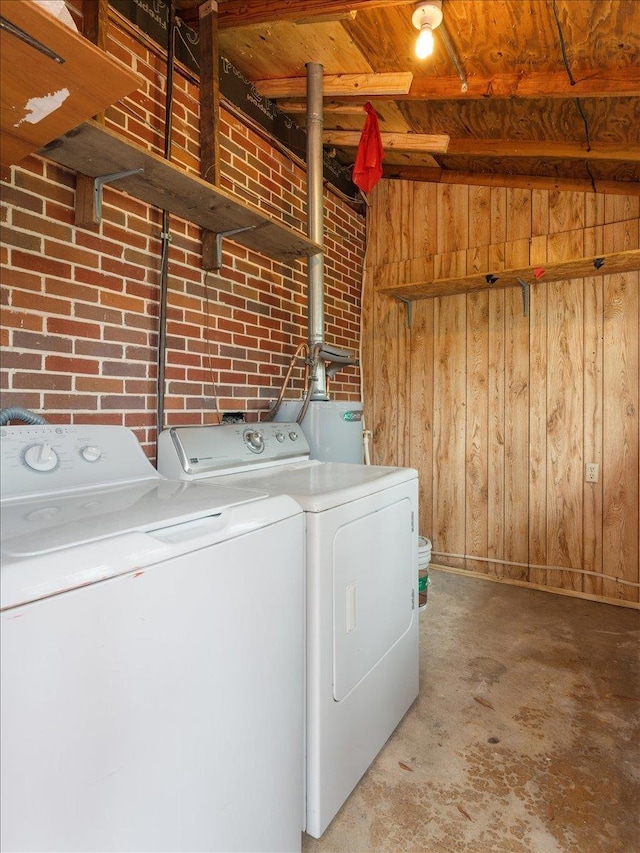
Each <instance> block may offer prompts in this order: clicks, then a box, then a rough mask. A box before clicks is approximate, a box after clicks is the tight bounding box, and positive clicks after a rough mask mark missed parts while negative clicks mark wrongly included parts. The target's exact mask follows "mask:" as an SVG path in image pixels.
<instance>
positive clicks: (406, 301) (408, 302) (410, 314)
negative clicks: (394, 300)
mask: <svg viewBox="0 0 640 853" xmlns="http://www.w3.org/2000/svg"><path fill="white" fill-rule="evenodd" d="M398 299H399V300H400V302H404V305H405V308H406V309H407V329H410V328H411V322H412V320H413V302H412V300H411V299H403V298H402V296H398Z"/></svg>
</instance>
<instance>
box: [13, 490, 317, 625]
mask: <svg viewBox="0 0 640 853" xmlns="http://www.w3.org/2000/svg"><path fill="white" fill-rule="evenodd" d="M92 501H95V502H96V503H95V505H94V506H92V505H91V502H92ZM294 516H295V517H296V519H297V521H296V523H299V525H300V528H302V511H301V510H300V507H298V506H297V504H296V503H295V501H293V499H292V498H289V497H285V496H279V497H264V496H263V495H262V494H261V493H260V492H251V491H245V490H241V489H233V488H229V487H225V486H218V485H211V486H209V485H206V484H200V483H180V482H177V481H173V482H172V481H168V480H161V481H160V482H159V483H158V482H157V481H155V482H154V483H147V485H146V490H145V487H144V485H143V484H138V486H136V487H133V486H132V487H130V488H126V489H123V488H120V489H111V490H109V491H108V492H105V491H104V490H100V491H97V490H92V491H91V492H83V494H82V495H77V494H76V495H74V496H68V497H67V498H66V499H60V500H58V501H51V500H49V499H44V500H41V501H32V500H28V501H26V500H21V501H19V502H11V503H7V502H5V504H4V506H3V519H2V520H3V524H5V525H6V532H7V535H6V541H3V554H2V566H1V569H0V571H1V577H0V609H2V610H3V611H7V610H10V609H11V608H15V607H18V606H20V605H23V604H29V603H31V602H37V601H39V600H40V599H46V598H49V597H51V596H54V595H58V594H60V593H66V592H72V591H75V590H80V589H82V588H84V587H87V586H90V585H92V584H96V583H99V582H101V581H107V580H110V579H113V578H116V577H118V576H121V575H128V576H130V577H131V578H133V579H135V578H136V577H137V576H138V575H139V574H141V573H142V572H144V571H146V570H147V569H151V568H152V567H153V566H155V565H157V564H159V563H165V562H167V561H170V560H174V559H175V558H180V557H182V558H184V559H187V560H188V559H189V555H190V554H191V553H193V552H194V551H199V550H201V549H204V548H210V547H211V546H215V545H217V544H218V543H222V542H226V541H228V540H232V539H235V538H238V537H243V536H247V535H249V536H250V535H251V534H252V533H253V532H254V531H257V530H259V529H260V528H263V527H266V526H269V525H273V524H279V523H281V522H284V521H287V523H288V522H289V520H291V521H293V520H294V518H293V517H294ZM12 525H13V526H15V531H14V532H12V530H11V527H12ZM211 568H212V571H213V570H215V568H216V561H215V557H214V556H212V562H211ZM179 570H180V565H179V564H176V571H178V572H179ZM238 570H239V572H241V571H242V566H238ZM177 582H179V580H178V581H177Z"/></svg>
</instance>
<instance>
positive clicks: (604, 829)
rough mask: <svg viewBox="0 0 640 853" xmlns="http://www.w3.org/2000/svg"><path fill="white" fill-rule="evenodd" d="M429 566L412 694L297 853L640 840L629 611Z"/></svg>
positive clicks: (526, 852) (581, 852)
mask: <svg viewBox="0 0 640 853" xmlns="http://www.w3.org/2000/svg"><path fill="white" fill-rule="evenodd" d="M430 575H431V581H432V583H431V587H430V588H429V601H428V604H427V607H426V609H425V610H424V611H422V612H421V614H420V626H421V640H420V684H421V688H420V696H419V698H418V700H417V701H416V703H415V704H414V705H413V707H412V708H411V709H410V710H409V712H408V714H407V715H406V717H405V718H404V720H403V721H402V723H401V725H400V726H399V728H398V729H397V730H396V732H395V733H394V735H393V736H392V737H391V739H390V740H389V741H388V743H387V744H386V746H385V747H384V749H383V750H382V752H381V753H380V754H379V755H378V757H377V759H376V760H375V762H374V763H373V765H372V766H371V767H370V768H369V770H368V772H367V773H366V774H365V776H364V777H363V779H362V780H361V782H360V784H359V785H358V786H357V788H356V790H355V791H354V792H353V794H352V795H351V797H350V798H349V799H348V800H347V802H346V803H345V805H344V806H343V808H342V809H341V811H340V812H339V814H338V815H337V817H336V818H335V819H334V821H333V822H332V824H331V825H330V826H329V828H328V829H327V831H326V832H325V833H324V835H323V836H322V838H321V839H318V840H316V839H314V838H311V837H310V836H304V841H303V851H304V853H374V851H375V853H391V851H393V853H457V851H468V853H471V851H473V853H637V851H640V760H639V759H640V746H639V745H640V655H639V648H640V644H639V639H640V613H639V612H638V611H637V610H630V609H626V608H622V607H614V606H611V605H605V604H599V603H595V602H590V601H583V600H581V599H577V598H568V597H565V596H559V595H553V594H551V593H546V592H537V591H534V590H529V589H522V588H520V587H515V586H507V585H505V584H498V583H492V582H490V581H485V580H481V579H477V578H473V577H465V576H461V575H457V574H451V573H448V572H444V571H437V570H435V569H434V568H433V567H431V571H430Z"/></svg>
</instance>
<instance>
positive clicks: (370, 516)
mask: <svg viewBox="0 0 640 853" xmlns="http://www.w3.org/2000/svg"><path fill="white" fill-rule="evenodd" d="M158 467H159V470H160V471H161V472H162V473H163V474H165V475H166V476H170V477H174V478H177V477H181V478H183V479H185V480H189V481H198V482H217V483H224V484H225V485H234V486H242V487H246V488H254V489H260V490H264V491H266V492H268V493H269V494H270V495H274V496H275V495H289V496H291V497H293V498H294V500H295V501H296V502H297V503H298V504H299V505H300V506H301V507H302V509H303V510H304V518H305V531H306V584H307V607H306V618H307V643H306V662H307V668H306V682H307V706H306V824H305V826H306V831H307V832H308V833H309V834H310V835H313V836H315V837H316V838H318V837H320V835H322V833H323V832H324V830H325V829H326V828H327V826H328V825H329V823H330V822H331V820H332V819H333V818H334V816H335V815H336V813H337V812H338V810H339V809H340V807H341V806H342V804H343V803H344V801H345V800H346V798H347V797H348V796H349V794H350V793H351V791H352V790H353V788H354V787H355V785H356V784H357V782H358V781H359V779H360V778H361V777H362V775H363V774H364V772H365V771H366V770H367V768H368V767H369V765H370V764H371V762H372V761H373V759H374V758H375V756H376V755H377V753H378V752H379V750H380V749H381V748H382V746H383V745H384V744H385V742H386V741H387V739H388V738H389V736H390V735H391V733H392V732H393V731H394V729H395V728H396V726H397V725H398V723H399V722H400V720H401V719H402V717H403V715H404V714H405V713H406V711H407V710H408V708H409V707H410V705H411V704H412V703H413V701H414V699H415V698H416V696H417V695H418V618H417V617H418V611H417V602H418V592H417V579H418V568H417V560H418V544H417V543H418V534H417V518H418V512H417V510H418V507H417V503H418V480H417V472H416V471H415V470H413V469H408V468H390V467H382V466H366V465H358V464H348V463H340V462H335V463H334V462H320V461H316V460H310V459H309V445H308V443H307V441H306V438H305V437H304V434H303V433H302V431H301V429H300V427H299V426H298V425H297V424H295V423H288V424H286V423H264V424H256V425H248V424H228V425H226V424H223V425H221V426H208V427H185V428H180V427H175V428H172V429H170V430H165V431H164V432H163V433H162V434H161V435H160V439H159V444H158ZM283 547H284V546H283ZM281 552H282V549H281Z"/></svg>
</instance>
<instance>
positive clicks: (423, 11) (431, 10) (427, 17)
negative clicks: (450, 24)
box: [411, 0, 442, 59]
mask: <svg viewBox="0 0 640 853" xmlns="http://www.w3.org/2000/svg"><path fill="white" fill-rule="evenodd" d="M411 21H412V23H413V26H414V27H415V28H416V29H417V30H420V34H419V35H418V40H417V41H416V56H417V57H418V59H426V58H427V56H431V54H432V53H433V31H434V30H435V28H436V27H439V26H440V24H441V23H442V0H429V2H428V3H417V4H416V8H415V9H414V10H413V15H412V16H411Z"/></svg>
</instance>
